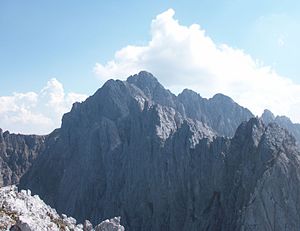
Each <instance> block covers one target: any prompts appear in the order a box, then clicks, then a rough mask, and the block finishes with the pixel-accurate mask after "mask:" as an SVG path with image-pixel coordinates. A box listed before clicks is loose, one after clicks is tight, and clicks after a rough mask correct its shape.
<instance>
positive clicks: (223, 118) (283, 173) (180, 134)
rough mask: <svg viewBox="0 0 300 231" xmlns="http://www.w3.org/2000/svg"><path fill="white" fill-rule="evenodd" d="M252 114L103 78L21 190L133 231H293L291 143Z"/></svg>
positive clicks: (298, 177)
mask: <svg viewBox="0 0 300 231" xmlns="http://www.w3.org/2000/svg"><path fill="white" fill-rule="evenodd" d="M199 102H200V103H199ZM251 116H252V114H251V113H250V112H249V111H248V110H247V109H244V108H242V107H240V106H239V105H237V104H236V103H234V102H233V101H232V100H231V99H230V98H228V97H226V96H223V95H216V96H215V97H213V98H212V99H209V100H206V99H203V98H201V97H200V96H199V95H197V94H195V93H193V92H191V91H184V92H183V93H182V94H181V95H179V96H178V97H176V96H175V95H173V94H172V93H171V92H169V91H167V90H165V89H164V88H163V86H162V85H160V84H159V82H158V81H157V80H156V79H155V78H154V77H153V76H152V75H151V74H149V73H146V72H141V73H139V74H138V75H134V76H131V77H129V78H128V80H127V81H124V82H123V81H118V80H117V81H114V80H110V81H108V82H107V83H106V84H105V85H104V86H103V87H102V88H101V89H99V90H98V91H97V92H96V93H95V94H94V95H93V96H91V97H89V98H88V99H87V100H86V101H85V102H83V103H81V104H79V103H76V104H74V105H73V108H72V110H71V112H69V113H67V114H65V115H64V117H63V121H62V127H61V128H60V129H59V130H57V131H55V132H53V133H52V134H50V135H49V136H48V139H47V145H46V148H45V150H44V151H42V152H41V153H40V154H39V156H38V158H37V159H36V161H35V162H34V163H33V166H32V167H31V168H30V169H29V171H28V172H27V173H26V174H25V175H24V176H23V177H22V179H21V182H20V187H21V188H30V189H31V190H32V191H33V192H34V193H35V194H39V195H40V196H41V198H42V199H43V200H45V201H46V202H47V203H49V204H50V205H52V206H54V207H55V208H56V209H57V210H58V211H59V212H60V213H66V214H68V215H72V216H74V217H75V218H76V219H78V220H79V221H80V222H82V221H83V219H85V218H87V219H89V220H91V221H93V222H94V223H98V222H99V221H101V220H103V219H106V218H107V217H114V216H117V215H120V216H121V217H122V221H123V224H124V226H125V228H126V229H127V230H133V231H135V230H147V231H148V230H149V231H150V230H162V231H168V230H172V231H174V230H175V231H177V230H178V231H179V230H180V231H181V230H195V231H196V230H197V231H198V230H203V231H204V230H216V231H218V230H219V231H240V230H244V231H247V230H253V227H256V230H267V231H269V230H270V231H271V230H284V228H283V227H284V226H285V225H288V226H289V227H290V229H289V230H291V231H293V230H297V229H296V228H297V227H299V226H297V225H298V223H297V222H299V217H300V216H299V215H300V214H299V211H300V207H299V206H300V205H299V202H298V200H299V194H298V191H297V188H298V186H300V185H299V184H300V168H299V167H300V166H299V165H300V162H299V152H298V150H297V148H296V145H295V139H294V138H293V137H292V136H290V135H289V133H288V132H286V130H284V129H282V128H280V127H279V126H277V125H276V124H273V123H270V124H269V125H268V126H265V125H264V124H263V122H262V121H261V120H259V119H256V118H253V119H250V120H249V121H248V122H243V121H244V120H248V119H249V118H250V117H251ZM239 124H240V126H238V125H239ZM237 127H238V129H237V131H236V132H235V130H236V128H237ZM218 135H225V136H228V137H220V136H218ZM229 137H232V138H229ZM271 198H272V199H271ZM274 204H275V205H274ZM279 205H280V206H281V207H280V208H281V209H280V210H281V211H280V212H278V210H279ZM274 213H275V215H274ZM274 227H276V228H275V229H274ZM254 230H255V229H254Z"/></svg>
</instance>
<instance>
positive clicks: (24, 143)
mask: <svg viewBox="0 0 300 231" xmlns="http://www.w3.org/2000/svg"><path fill="white" fill-rule="evenodd" d="M45 139H46V137H45V136H36V135H20V134H18V135H17V134H10V133H9V132H7V131H6V132H4V133H3V132H2V130H1V129H0V187H1V186H6V185H11V184H16V183H18V182H19V179H20V177H21V176H22V175H23V174H24V173H25V172H26V171H27V170H28V169H29V167H30V166H31V164H32V162H33V161H34V160H35V158H36V157H37V155H38V153H40V152H41V151H42V150H43V149H44V146H45V145H44V143H45Z"/></svg>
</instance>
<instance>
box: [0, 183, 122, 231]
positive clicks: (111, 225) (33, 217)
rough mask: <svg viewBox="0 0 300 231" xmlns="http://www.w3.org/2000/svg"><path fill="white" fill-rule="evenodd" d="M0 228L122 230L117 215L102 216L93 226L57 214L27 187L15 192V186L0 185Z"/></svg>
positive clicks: (24, 230) (19, 230) (21, 230)
mask: <svg viewBox="0 0 300 231" xmlns="http://www.w3.org/2000/svg"><path fill="white" fill-rule="evenodd" d="M0 215H1V216H0V229H1V230H10V231H38V230H43V231H62V230H65V231H67V230H74V231H92V230H95V231H124V227H123V226H121V225H120V217H115V218H113V219H110V220H105V221H103V222H101V223H100V224H98V225H97V226H96V227H94V228H93V225H92V224H91V223H90V222H89V221H88V220H85V222H84V224H83V225H82V224H77V221H76V220H75V219H74V218H73V217H67V216H66V215H64V214H63V215H61V216H60V215H58V214H57V212H56V211H55V209H53V208H51V207H50V206H48V205H46V204H45V203H44V202H43V201H42V200H41V199H40V198H39V197H38V196H37V195H35V196H32V195H31V191H30V190H27V191H26V190H21V191H20V192H18V189H17V187H16V186H14V185H13V186H6V187H3V188H0Z"/></svg>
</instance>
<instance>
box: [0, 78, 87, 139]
mask: <svg viewBox="0 0 300 231" xmlns="http://www.w3.org/2000/svg"><path fill="white" fill-rule="evenodd" d="M86 97H87V96H86V95H82V94H77V93H73V92H71V93H68V94H66V93H65V91H64V88H63V85H62V84H61V83H60V82H59V81H58V80H56V79H55V78H53V79H51V80H49V81H48V83H47V85H46V86H45V87H44V88H43V89H42V90H41V91H40V92H38V93H35V92H27V93H13V94H12V95H11V96H1V97H0V127H1V128H2V129H3V130H9V131H10V132H15V133H23V134H48V133H50V132H51V131H52V130H54V129H55V128H57V127H59V126H60V123H61V118H62V115H63V113H65V112H67V111H69V110H70V109H71V106H72V104H73V103H74V102H76V101H82V100H84V99H86Z"/></svg>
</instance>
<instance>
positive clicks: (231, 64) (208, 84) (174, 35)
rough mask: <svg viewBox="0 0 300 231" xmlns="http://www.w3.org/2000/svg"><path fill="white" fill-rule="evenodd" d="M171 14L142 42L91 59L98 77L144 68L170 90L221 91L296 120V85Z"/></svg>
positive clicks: (299, 117)
mask: <svg viewBox="0 0 300 231" xmlns="http://www.w3.org/2000/svg"><path fill="white" fill-rule="evenodd" d="M174 15H175V11H174V10H173V9H169V10H167V11H165V12H163V13H161V14H159V15H157V16H156V18H155V19H153V20H152V22H151V39H150V41H148V42H147V43H146V44H145V45H144V46H138V45H128V46H126V47H124V48H121V49H120V50H118V51H116V52H115V55H114V58H113V59H112V60H110V61H108V62H106V63H104V64H102V63H97V64H96V65H95V67H94V71H95V73H96V74H97V76H98V77H99V79H101V80H102V81H105V80H107V79H110V78H121V79H122V78H125V77H127V76H129V75H131V74H133V73H137V72H139V71H140V70H148V71H150V72H152V73H153V74H154V75H155V76H156V77H158V79H159V80H160V82H162V83H163V84H164V85H165V86H166V87H167V88H169V89H171V90H172V91H173V92H175V93H179V92H180V91H182V90H183V89H184V88H190V89H192V90H195V91H197V92H199V93H200V94H201V95H202V96H204V97H211V96H213V95H214V94H216V93H223V94H226V95H228V96H230V97H232V98H233V99H234V100H235V101H236V102H238V103H239V104H241V105H243V106H245V107H248V108H249V109H250V110H251V111H252V112H253V113H255V114H258V115H259V114H261V113H262V112H263V110H264V109H265V108H268V109H270V110H272V111H273V112H274V113H275V114H278V115H287V116H289V117H291V118H292V120H293V121H296V122H300V109H298V108H300V93H299V92H300V85H299V84H296V83H294V82H292V81H291V80H290V79H289V78H286V77H283V76H280V75H279V74H278V73H276V71H275V70H274V69H272V67H270V66H266V65H264V64H263V63H262V62H261V61H259V60H256V59H254V58H253V57H251V56H250V55H249V54H247V53H245V52H244V51H243V50H241V49H237V48H233V47H231V46H230V45H228V44H217V43H216V42H214V41H213V39H212V38H210V37H209V36H208V35H207V33H206V31H205V30H203V29H202V28H201V26H200V25H198V24H192V25H190V26H184V25H181V24H180V23H179V21H178V20H176V19H175V18H174ZM228 33H230V32H228ZM253 42H255V39H254V40H253Z"/></svg>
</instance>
